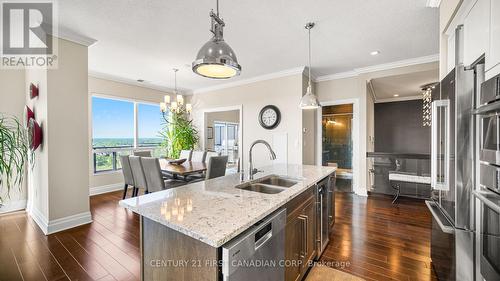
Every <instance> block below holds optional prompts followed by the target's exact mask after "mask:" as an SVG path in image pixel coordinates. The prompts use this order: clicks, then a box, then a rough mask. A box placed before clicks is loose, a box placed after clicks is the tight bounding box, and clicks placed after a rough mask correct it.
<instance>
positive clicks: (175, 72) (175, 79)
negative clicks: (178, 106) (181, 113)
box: [174, 68, 179, 95]
mask: <svg viewBox="0 0 500 281" xmlns="http://www.w3.org/2000/svg"><path fill="white" fill-rule="evenodd" d="M177 71H179V69H177V68H174V85H175V94H176V95H177Z"/></svg>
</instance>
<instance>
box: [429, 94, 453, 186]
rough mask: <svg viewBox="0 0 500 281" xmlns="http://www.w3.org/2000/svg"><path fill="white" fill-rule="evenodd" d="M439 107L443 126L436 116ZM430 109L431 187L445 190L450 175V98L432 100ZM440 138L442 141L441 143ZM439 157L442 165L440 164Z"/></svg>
mask: <svg viewBox="0 0 500 281" xmlns="http://www.w3.org/2000/svg"><path fill="white" fill-rule="evenodd" d="M441 109H442V110H443V112H444V116H441V118H444V123H443V125H444V128H439V127H438V126H439V122H440V121H441V120H440V118H438V112H440V110H441ZM431 110H432V111H431V187H432V188H433V189H435V190H446V191H447V190H449V175H450V100H436V101H433V102H432V109H431ZM443 134H444V140H443V139H442V135H443ZM442 140H443V143H441V141H442ZM442 150H444V153H443V151H442ZM441 159H442V160H443V165H441V162H440V160H441Z"/></svg>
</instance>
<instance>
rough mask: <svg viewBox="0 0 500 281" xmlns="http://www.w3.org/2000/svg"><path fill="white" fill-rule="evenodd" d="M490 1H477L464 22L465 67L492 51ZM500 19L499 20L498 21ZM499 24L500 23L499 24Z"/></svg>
mask: <svg viewBox="0 0 500 281" xmlns="http://www.w3.org/2000/svg"><path fill="white" fill-rule="evenodd" d="M490 1H491V3H493V2H496V3H495V4H496V5H499V4H500V0H477V1H476V3H475V4H474V6H473V7H472V9H471V10H470V12H469V14H468V15H467V16H466V17H465V20H464V65H470V64H472V63H473V62H474V61H475V60H477V59H478V58H479V57H480V56H481V55H483V54H488V51H489V49H490V5H491V4H490ZM498 20H500V19H497V21H498ZM497 24H498V23H497Z"/></svg>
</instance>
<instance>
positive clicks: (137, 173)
mask: <svg viewBox="0 0 500 281" xmlns="http://www.w3.org/2000/svg"><path fill="white" fill-rule="evenodd" d="M129 160H130V167H132V175H133V176H134V182H135V187H136V190H135V194H134V195H133V196H137V194H138V193H139V188H144V193H145V194H147V193H148V184H147V182H146V177H145V175H144V168H143V167H142V161H141V157H139V156H130V157H129Z"/></svg>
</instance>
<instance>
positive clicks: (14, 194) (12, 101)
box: [0, 70, 27, 213]
mask: <svg viewBox="0 0 500 281" xmlns="http://www.w3.org/2000/svg"><path fill="white" fill-rule="evenodd" d="M24 72H25V71H24V70H0V89H1V90H0V114H5V115H11V116H15V117H17V118H18V119H19V120H20V121H21V122H23V120H24V106H25V101H26V98H25V94H24V91H25V88H24V79H25V78H24ZM26 187H27V186H26V180H24V181H23V184H22V185H21V186H14V187H12V189H11V191H10V194H9V195H7V191H6V188H5V187H4V186H2V187H0V196H1V197H2V198H3V200H4V202H3V204H4V205H3V206H2V207H0V213H4V212H10V211H16V210H22V209H24V208H25V207H26Z"/></svg>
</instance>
